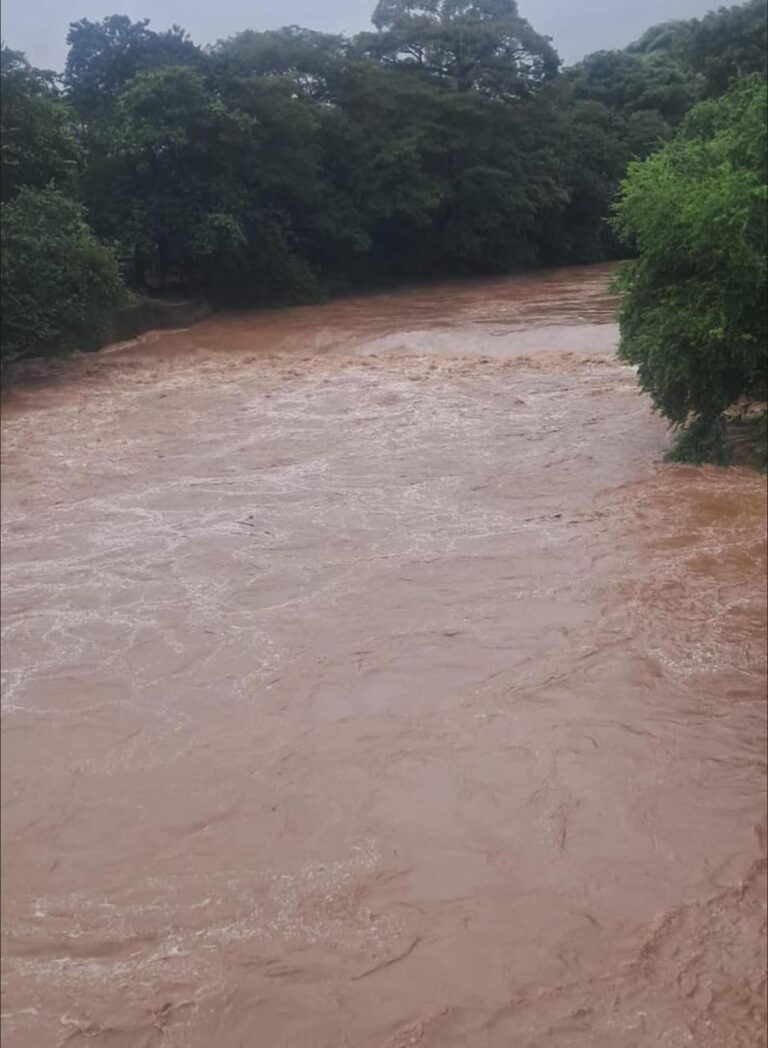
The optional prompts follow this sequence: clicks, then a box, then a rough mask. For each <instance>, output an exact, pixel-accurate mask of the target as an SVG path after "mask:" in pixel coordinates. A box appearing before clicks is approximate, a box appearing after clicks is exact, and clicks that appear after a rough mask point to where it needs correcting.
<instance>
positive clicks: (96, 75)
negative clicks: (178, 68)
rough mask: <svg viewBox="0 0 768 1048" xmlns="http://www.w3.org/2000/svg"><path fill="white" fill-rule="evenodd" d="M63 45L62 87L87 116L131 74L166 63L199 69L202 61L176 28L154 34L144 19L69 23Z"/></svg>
mask: <svg viewBox="0 0 768 1048" xmlns="http://www.w3.org/2000/svg"><path fill="white" fill-rule="evenodd" d="M67 43H68V44H69V53H68V55H67V63H66V68H65V71H64V84H65V86H66V88H67V91H68V94H69V97H70V98H71V100H72V102H73V104H74V105H75V107H76V108H77V109H78V110H79V111H80V112H81V113H82V114H83V115H84V116H86V117H90V118H93V117H94V116H98V115H101V114H103V113H104V112H106V111H107V110H108V109H109V108H110V107H111V106H112V105H113V104H114V102H115V100H116V98H117V95H118V93H119V92H120V91H121V90H122V88H123V87H124V86H125V85H126V84H127V83H128V82H129V81H130V80H132V79H133V77H135V76H136V74H137V73H140V72H144V71H147V70H149V69H159V68H161V67H162V66H167V65H191V66H193V67H199V66H200V64H201V63H202V61H203V55H202V52H201V51H200V49H199V48H198V47H196V46H195V45H194V44H193V43H192V41H191V40H190V38H189V36H188V35H187V33H186V32H185V31H184V30H183V29H181V28H180V27H179V26H176V25H175V26H173V28H171V29H169V30H167V31H166V32H164V33H156V32H155V31H154V30H152V29H150V28H149V19H148V18H145V19H143V20H142V21H140V22H132V21H131V20H130V18H128V17H127V16H126V15H110V16H109V17H108V18H104V19H102V21H101V22H91V21H89V19H87V18H82V19H81V20H80V21H79V22H73V23H72V24H71V25H70V27H69V33H68V35H67Z"/></svg>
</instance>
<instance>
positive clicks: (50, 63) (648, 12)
mask: <svg viewBox="0 0 768 1048" xmlns="http://www.w3.org/2000/svg"><path fill="white" fill-rule="evenodd" d="M721 2H722V0H721ZM725 2H726V3H727V0H725ZM374 6H375V0H217V2H216V3H211V0H193V2H192V3H190V0H114V2H109V0H3V2H2V39H3V41H4V42H5V43H6V44H8V46H9V47H13V48H15V49H17V50H19V51H24V52H26V55H27V58H28V59H29V60H30V62H32V64H33V65H36V66H40V67H42V68H45V69H55V70H57V71H60V70H61V69H63V67H64V61H65V58H66V54H67V45H66V36H67V27H68V25H69V23H70V22H74V21H77V20H78V19H80V18H90V19H91V20H94V21H95V20H100V19H102V18H104V17H105V16H107V15H110V14H126V15H128V16H129V17H130V18H132V19H134V20H138V19H141V18H149V19H150V25H151V27H152V28H153V29H158V30H162V29H167V28H168V27H169V26H171V25H173V24H174V23H176V24H178V25H180V26H183V27H184V29H186V30H187V32H188V33H190V35H191V36H192V39H193V40H194V41H195V43H197V44H210V43H215V41H216V40H220V39H222V38H224V37H228V36H232V35H233V34H234V33H237V32H239V31H240V30H241V29H257V30H262V29H277V28H278V27H279V26H284V25H301V26H307V27H308V28H310V29H321V30H324V31H325V32H337V33H350V34H351V33H357V32H360V30H362V29H370V28H371V24H370V18H371V12H372V11H373V8H374ZM518 6H519V8H520V12H521V14H522V15H524V16H525V17H526V18H527V19H528V21H529V22H530V23H531V24H532V26H533V28H534V29H535V30H536V31H537V32H539V33H544V34H546V35H547V36H551V37H552V40H553V42H554V45H555V47H556V48H557V50H558V52H559V53H560V56H561V58H562V59H563V61H564V62H566V63H572V62H576V61H578V60H579V59H580V58H582V57H583V56H584V55H585V54H588V53H589V52H590V51H601V50H607V49H610V48H614V47H624V46H625V45H626V44H628V43H630V42H631V41H632V40H635V39H636V38H637V37H638V36H639V35H640V34H641V33H642V32H643V30H645V29H647V28H648V26H651V25H656V24H657V23H658V22H667V21H669V20H670V19H673V18H695V17H700V16H701V15H703V14H705V13H706V12H707V11H709V10H711V9H712V8H713V7H717V6H720V4H719V3H718V2H715V3H713V2H712V0H519V5H518Z"/></svg>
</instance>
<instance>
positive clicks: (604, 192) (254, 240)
mask: <svg viewBox="0 0 768 1048" xmlns="http://www.w3.org/2000/svg"><path fill="white" fill-rule="evenodd" d="M373 23H374V26H375V31H374V32H370V33H363V34H360V35H359V36H357V37H354V38H348V37H344V36H335V35H328V34H322V33H316V32H313V31H311V30H307V29H299V28H296V27H291V28H286V29H282V30H278V31H274V32H263V33H262V32H254V31H251V30H246V31H245V32H242V33H240V34H238V35H237V36H234V37H232V38H230V39H228V40H224V41H221V42H219V43H218V44H216V45H214V46H210V47H206V48H201V47H199V46H197V45H196V44H194V43H193V42H192V41H191V40H190V38H189V37H188V35H187V34H186V33H185V32H184V31H183V30H182V29H180V28H178V27H174V28H173V29H172V30H170V31H167V32H155V31H154V30H152V29H151V28H150V25H149V23H148V21H143V22H131V21H130V19H128V18H127V17H125V16H121V15H113V16H111V17H109V18H106V19H104V20H103V21H101V22H91V21H88V20H86V19H84V20H82V21H80V22H76V23H73V24H72V25H71V27H70V31H69V36H68V43H69V54H68V58H67V62H66V68H65V70H64V73H63V75H62V76H61V77H60V78H59V77H57V76H54V75H53V74H51V73H48V72H43V71H40V70H37V69H34V68H32V67H31V66H30V65H29V64H28V63H27V61H26V59H25V57H24V56H23V55H22V54H21V53H19V52H17V51H13V50H12V49H10V48H9V47H6V46H5V45H3V48H2V70H1V79H2V84H1V87H2V93H1V96H0V97H1V98H2V102H1V106H2V111H1V114H0V116H1V119H2V293H3V300H4V301H3V305H4V309H3V313H2V353H3V357H4V359H12V358H16V357H19V356H23V355H26V354H30V353H37V352H41V351H53V350H56V351H59V350H64V349H67V348H71V347H72V346H80V345H85V344H89V343H93V341H94V340H98V337H99V332H100V331H101V330H102V329H103V327H104V325H105V323H106V321H107V318H108V317H109V315H110V312H111V311H112V310H114V308H115V307H116V306H117V305H119V303H120V302H121V301H125V299H126V296H127V295H128V294H129V291H128V289H130V291H132V292H140V293H141V292H144V293H146V292H151V293H161V294H162V293H168V292H171V291H174V290H175V291H180V290H183V291H184V292H185V293H193V294H205V295H206V296H208V297H209V298H211V299H212V300H214V301H215V302H217V303H220V304H226V303H232V304H240V305H281V304H288V303H297V302H308V301H312V300H317V299H319V298H321V297H323V296H325V295H328V294H331V293H334V292H337V291H340V290H344V289H346V288H350V287H353V286H360V285H361V284H366V283H368V284H371V283H380V282H382V281H387V280H391V279H398V280H407V279H422V278H427V277H434V276H441V275H454V274H475V273H488V272H503V271H508V270H511V269H514V268H519V267H531V266H537V265H552V264H566V263H581V262H593V261H599V260H603V259H610V258H617V257H620V256H621V255H622V254H624V253H626V251H627V250H628V249H627V246H626V244H622V242H621V241H620V240H619V236H618V234H617V231H616V229H615V227H614V225H613V224H612V223H611V222H610V221H609V216H610V213H611V208H612V206H613V204H614V202H615V200H616V195H617V190H618V186H619V184H620V182H621V179H622V178H623V176H624V175H625V172H626V171H627V167H628V165H629V164H630V163H631V162H632V161H637V160H640V159H642V158H644V157H647V156H648V155H649V154H651V153H653V152H654V151H655V150H657V149H658V148H659V147H660V146H661V145H663V143H665V142H667V141H669V140H670V139H671V138H672V137H673V136H674V135H675V134H676V131H677V129H678V128H680V127H681V125H682V124H683V122H684V120H685V118H686V114H687V113H688V112H689V111H690V110H691V108H692V107H693V106H694V105H695V104H696V103H697V102H699V101H701V100H702V99H708V98H716V97H717V96H719V95H720V94H722V93H723V91H725V90H726V89H727V87H728V85H729V84H730V83H731V82H732V80H733V79H734V77H736V76H738V75H743V74H749V73H757V74H758V75H762V76H764V75H765V61H766V57H765V56H766V52H765V5H764V3H763V0H750V2H749V3H746V4H744V5H741V6H738V7H732V8H727V9H721V10H720V11H718V12H717V13H714V14H711V15H708V16H707V17H706V18H704V19H701V20H693V21H689V22H672V23H668V24H666V25H662V26H657V27H655V28H653V29H651V30H649V31H648V32H647V33H645V34H644V36H643V37H642V38H641V39H640V40H639V41H637V42H636V43H635V44H633V45H631V46H630V47H628V48H627V49H626V50H623V51H611V52H598V53H596V54H593V55H590V56H589V57H587V58H586V59H584V61H583V62H581V63H579V64H578V65H576V66H574V67H572V68H569V69H565V70H561V68H560V61H559V58H558V55H557V53H556V51H555V50H554V48H553V46H552V43H551V42H550V41H549V40H548V39H547V38H546V37H543V36H541V35H540V34H538V33H537V32H536V31H535V29H534V28H533V27H532V26H531V25H529V24H528V22H527V21H525V19H523V18H522V17H521V16H520V15H519V12H518V10H517V5H516V3H515V2H514V0H472V2H470V0H422V2H420V3H419V2H414V0H379V3H378V5H377V6H376V9H375V11H374V14H373ZM631 225H632V223H631V222H630V221H629V220H627V221H626V222H625V226H626V227H627V230H629V233H630V236H631V229H630V228H629V227H631ZM627 230H625V232H627Z"/></svg>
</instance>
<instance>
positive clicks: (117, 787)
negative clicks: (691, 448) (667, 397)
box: [2, 267, 766, 1048]
mask: <svg viewBox="0 0 768 1048" xmlns="http://www.w3.org/2000/svg"><path fill="white" fill-rule="evenodd" d="M609 275H610V274H609V272H608V270H606V269H605V268H601V267H597V268H586V269H577V270H570V271H567V270H561V271H553V272H547V273H539V274H535V275H533V276H527V277H513V278H506V279H503V280H492V281H478V282H471V283H467V284H454V285H442V286H437V287H429V288H420V289H418V290H415V291H414V290H411V291H405V292H398V293H386V294H379V295H373V296H368V297H360V298H352V299H348V300H345V301H340V302H336V303H333V304H330V305H326V306H319V307H311V308H304V309H296V310H290V311H286V312H282V313H263V314H255V315H254V314H236V315H230V316H218V317H215V318H213V319H212V320H209V321H207V322H205V323H203V324H200V325H199V326H197V327H195V328H193V329H191V330H189V331H187V332H176V333H164V334H161V335H158V336H152V337H145V338H144V339H143V340H140V342H139V343H138V344H135V345H132V346H125V347H118V348H116V349H113V350H111V351H108V352H105V353H102V354H98V355H94V356H86V357H82V358H78V359H73V360H70V361H67V362H64V363H61V364H58V365H55V366H53V365H40V366H39V367H37V368H36V369H30V373H29V374H28V375H27V376H26V377H25V378H24V380H23V381H22V382H20V383H19V385H18V386H17V387H16V388H15V389H14V390H13V391H12V392H11V394H10V396H9V397H8V399H7V401H6V404H5V410H4V423H3V426H4V429H3V434H4V440H3V455H4V500H3V501H4V505H3V511H4V512H3V533H2V538H3V541H2V551H3V568H4V570H3V598H4V609H3V611H4V614H3V660H2V669H3V677H4V713H3V716H4V721H3V762H2V764H3V767H2V771H3V783H2V785H3V790H2V802H3V840H4V848H3V867H4V870H3V872H4V877H3V888H4V895H3V903H4V919H5V932H4V936H5V937H4V955H5V962H4V965H3V982H4V1004H3V1019H2V1029H3V1033H4V1041H3V1044H4V1048H47V1046H51V1048H62V1046H65V1045H66V1046H67V1048H155V1046H164V1048H408V1046H414V1045H417V1046H420V1048H452V1046H462V1048H464V1046H467V1048H566V1046H567V1048H583V1046H598V1048H658V1046H663V1048H678V1046H692V1048H741V1046H743V1048H755V1046H758V1045H761V1044H763V1043H764V1041H763V1030H764V1023H765V1007H764V1005H765V983H764V968H765V961H764V938H763V936H764V919H765V907H764V899H765V880H764V878H765V866H764V854H765V826H766V812H765V799H764V798H765V794H764V789H765V756H766V754H765V720H764V713H765V708H764V697H765V605H764V595H763V580H764V571H765V501H764V489H763V482H762V480H761V479H760V478H759V477H757V476H756V475H755V474H752V473H749V472H747V471H745V470H740V469H733V470H727V471H726V470H718V469H692V468H685V467H674V466H665V465H661V464H660V458H661V454H662V451H663V448H664V445H665V441H666V434H665V431H664V427H663V425H662V423H661V422H660V420H659V419H658V418H657V417H655V416H654V415H653V414H652V413H651V411H650V407H649V404H648V402H647V400H646V399H645V398H644V397H642V396H640V395H639V394H638V392H637V388H636V381H635V375H634V373H633V371H632V370H631V369H629V368H626V367H623V366H621V365H620V364H619V363H617V362H616V360H615V358H614V349H615V342H616V328H615V325H614V322H613V317H614V307H615V303H614V302H613V300H612V299H611V298H610V297H609V296H608V294H607V291H606V287H607V281H608V277H609Z"/></svg>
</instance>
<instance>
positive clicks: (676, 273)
mask: <svg viewBox="0 0 768 1048" xmlns="http://www.w3.org/2000/svg"><path fill="white" fill-rule="evenodd" d="M615 225H616V227H617V228H618V230H619V232H620V233H621V235H622V236H623V237H624V238H625V240H627V241H629V242H632V243H633V244H634V245H635V246H636V249H637V251H638V258H637V260H636V261H635V262H633V263H631V264H630V265H629V266H628V267H627V268H626V270H625V271H624V273H623V274H622V277H621V278H620V282H619V283H620V287H621V288H622V290H623V291H624V292H625V298H624V302H623V306H622V310H621V315H620V324H621V346H620V355H621V356H622V358H623V359H624V360H626V361H627V362H628V363H631V364H635V365H637V368H638V377H639V381H640V384H641V386H642V387H643V389H645V390H646V391H647V392H649V393H650V394H651V397H652V398H653V402H654V405H655V406H656V408H657V409H658V410H659V411H660V412H661V413H662V414H663V415H665V416H666V417H667V418H668V419H669V420H670V422H671V423H672V424H673V425H674V426H676V427H683V426H686V425H692V428H691V430H690V434H689V437H688V439H687V440H685V441H683V442H682V445H681V443H680V441H678V452H683V453H684V454H685V455H686V458H687V459H688V460H689V461H691V459H692V457H693V458H696V456H697V455H698V452H694V451H693V450H692V448H693V445H694V444H696V443H697V442H698V443H700V444H701V449H702V451H706V450H707V449H709V451H710V452H711V454H712V455H713V456H714V457H715V458H717V457H718V455H719V453H718V452H717V447H718V446H719V443H720V442H719V440H718V439H717V438H716V435H717V432H718V425H717V423H718V420H719V419H720V417H721V415H722V413H723V411H724V410H725V409H726V408H728V407H729V406H730V405H731V404H732V403H733V402H734V401H735V400H736V399H737V398H738V397H740V396H742V395H760V394H761V393H762V392H763V390H764V387H765V380H766V373H765V350H766V339H767V338H768V328H767V325H766V301H765V296H766V91H765V83H764V81H763V80H762V78H760V77H749V78H745V79H744V80H742V81H740V82H737V83H736V84H735V85H734V86H733V87H732V89H731V90H730V91H729V92H728V93H727V94H726V95H724V96H723V97H722V98H719V99H717V100H715V101H707V102H703V103H701V104H699V105H698V106H696V107H695V108H694V109H693V110H692V111H691V113H690V114H689V116H688V118H687V120H686V122H685V124H684V126H683V127H682V129H681V131H680V132H679V133H678V135H677V136H676V137H675V139H674V140H673V141H671V142H670V143H668V144H667V145H665V146H664V147H663V148H662V149H661V150H660V151H659V152H658V153H655V154H653V155H652V156H650V157H648V158H647V159H646V160H643V161H642V162H636V163H633V164H631V165H630V168H629V174H628V176H627V178H626V179H625V181H624V182H623V184H622V197H621V200H620V202H619V204H618V206H617V208H616V217H615Z"/></svg>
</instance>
